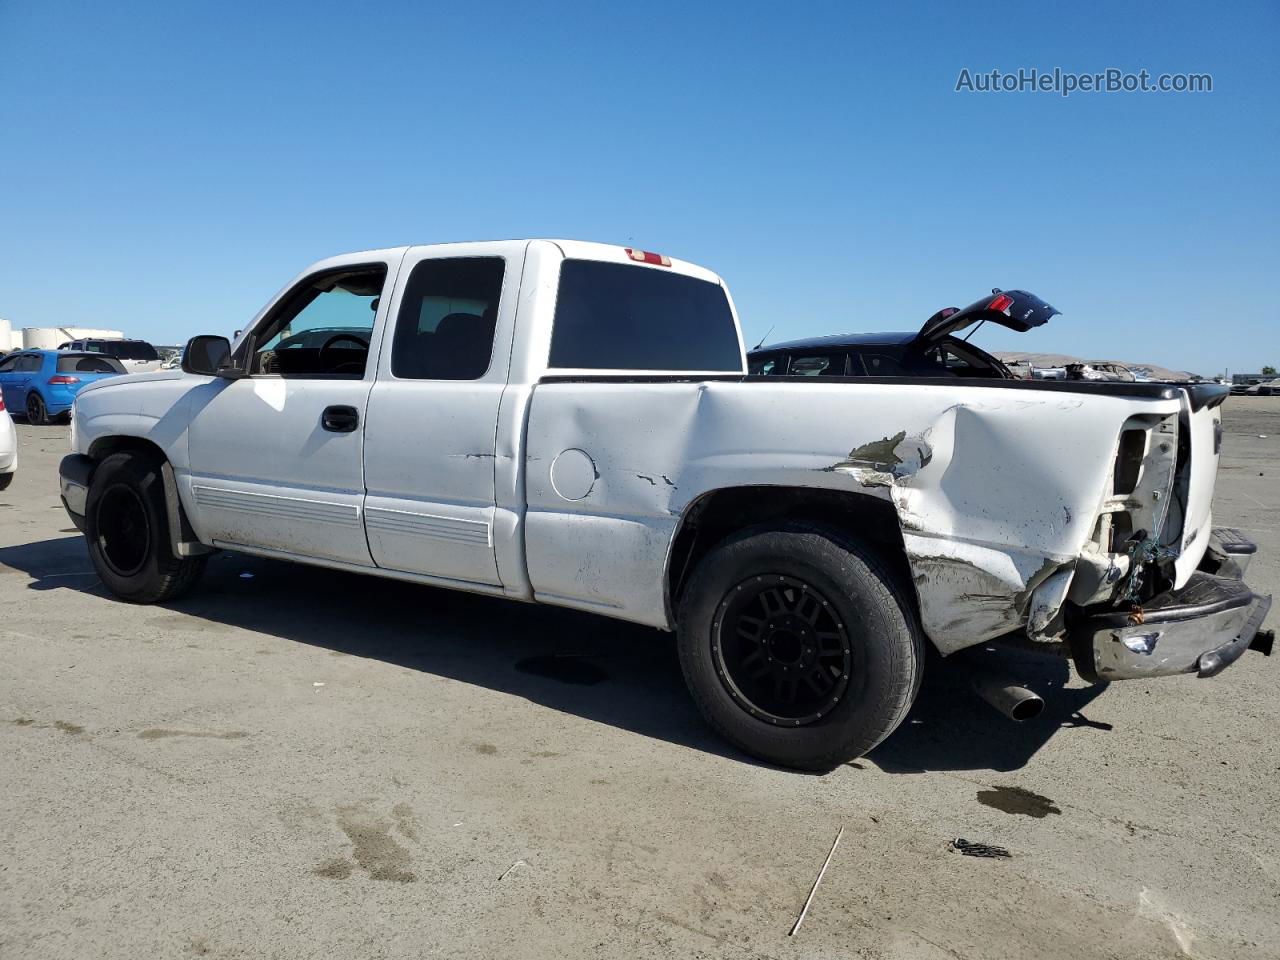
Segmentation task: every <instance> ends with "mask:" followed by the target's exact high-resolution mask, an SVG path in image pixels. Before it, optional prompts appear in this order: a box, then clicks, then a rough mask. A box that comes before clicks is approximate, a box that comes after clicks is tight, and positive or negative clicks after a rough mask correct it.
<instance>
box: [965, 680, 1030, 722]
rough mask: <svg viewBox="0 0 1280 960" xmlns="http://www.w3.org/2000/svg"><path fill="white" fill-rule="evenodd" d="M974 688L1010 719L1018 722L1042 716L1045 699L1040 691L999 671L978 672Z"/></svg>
mask: <svg viewBox="0 0 1280 960" xmlns="http://www.w3.org/2000/svg"><path fill="white" fill-rule="evenodd" d="M973 690H974V692H975V693H976V694H977V695H978V696H980V697H981V698H982V699H983V700H985V701H987V703H989V704H991V706H993V707H995V708H996V709H997V710H999V711H1000V712H1001V713H1003V714H1004V715H1005V716H1006V717H1008V718H1009V719H1010V720H1014V721H1016V722H1018V723H1021V722H1022V721H1024V720H1030V719H1031V718H1032V717H1038V716H1040V711H1042V710H1043V709H1044V701H1043V700H1041V699H1040V695H1039V694H1038V693H1036V692H1035V691H1034V690H1028V689H1027V688H1026V687H1024V686H1022V685H1021V684H1018V683H1015V682H1014V681H1013V680H1012V679H1010V678H1009V677H1005V676H1001V675H1000V674H998V673H987V672H985V671H979V672H978V673H976V674H975V675H974V678H973Z"/></svg>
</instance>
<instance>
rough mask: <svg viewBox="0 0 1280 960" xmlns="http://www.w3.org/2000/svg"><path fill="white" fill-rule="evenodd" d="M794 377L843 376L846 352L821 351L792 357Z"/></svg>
mask: <svg viewBox="0 0 1280 960" xmlns="http://www.w3.org/2000/svg"><path fill="white" fill-rule="evenodd" d="M788 375H789V376H792V377H843V376H844V354H843V353H820V354H810V355H809V356H804V355H797V356H794V357H792V358H791V369H790V370H789V371H788Z"/></svg>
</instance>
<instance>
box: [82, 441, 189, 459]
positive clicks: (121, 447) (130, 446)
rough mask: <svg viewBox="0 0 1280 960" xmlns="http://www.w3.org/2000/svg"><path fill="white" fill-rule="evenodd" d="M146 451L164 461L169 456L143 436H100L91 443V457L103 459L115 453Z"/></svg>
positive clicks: (89, 454)
mask: <svg viewBox="0 0 1280 960" xmlns="http://www.w3.org/2000/svg"><path fill="white" fill-rule="evenodd" d="M125 452H132V453H146V454H150V455H151V456H153V457H155V458H156V459H157V460H159V461H160V462H162V463H164V462H166V461H167V460H168V459H169V458H168V457H166V456H165V455H164V451H163V450H161V449H160V447H159V446H157V445H156V444H155V443H153V442H152V441H150V440H144V439H143V438H142V437H99V438H98V439H97V440H95V441H93V443H91V444H89V453H88V456H89V459H90V460H97V461H102V460H105V459H106V458H107V457H109V456H111V455H112V454H113V453H125Z"/></svg>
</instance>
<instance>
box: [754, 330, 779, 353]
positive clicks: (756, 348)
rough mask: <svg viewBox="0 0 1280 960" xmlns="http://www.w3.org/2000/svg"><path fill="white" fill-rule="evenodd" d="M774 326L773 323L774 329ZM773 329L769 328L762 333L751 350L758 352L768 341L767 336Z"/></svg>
mask: <svg viewBox="0 0 1280 960" xmlns="http://www.w3.org/2000/svg"><path fill="white" fill-rule="evenodd" d="M776 326H777V324H776V323H775V324H774V325H773V327H776ZM773 327H770V328H769V329H768V330H766V331H765V332H764V336H763V337H761V338H760V342H759V343H757V344H756V345H755V346H754V347H752V348H751V349H752V350H759V349H760V348H761V347H763V346H764V342H765V341H766V340H768V339H769V334H771V333H773Z"/></svg>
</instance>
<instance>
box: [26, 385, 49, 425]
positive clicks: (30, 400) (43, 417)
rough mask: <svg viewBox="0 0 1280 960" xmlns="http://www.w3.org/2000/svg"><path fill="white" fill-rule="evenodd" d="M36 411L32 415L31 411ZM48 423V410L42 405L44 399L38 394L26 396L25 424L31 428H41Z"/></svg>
mask: <svg viewBox="0 0 1280 960" xmlns="http://www.w3.org/2000/svg"><path fill="white" fill-rule="evenodd" d="M33 405H34V410H35V411H36V412H35V414H34V415H33V413H32V410H33ZM48 422H49V414H48V409H47V408H46V407H45V405H44V399H43V398H42V397H41V396H40V394H38V393H31V394H28V395H27V423H29V424H30V425H31V426H33V427H41V426H44V425H45V424H46V423H48Z"/></svg>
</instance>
